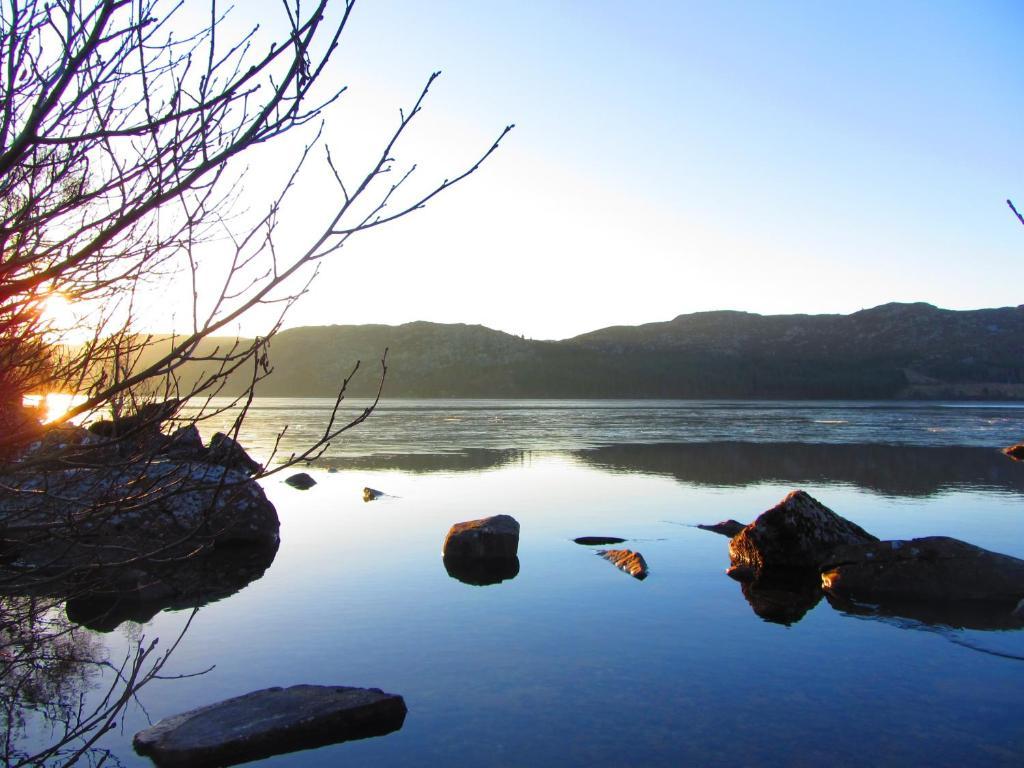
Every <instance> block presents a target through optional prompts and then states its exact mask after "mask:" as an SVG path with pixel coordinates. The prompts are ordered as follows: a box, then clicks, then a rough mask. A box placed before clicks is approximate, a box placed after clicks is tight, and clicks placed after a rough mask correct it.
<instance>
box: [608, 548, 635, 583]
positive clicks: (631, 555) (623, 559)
mask: <svg viewBox="0 0 1024 768" xmlns="http://www.w3.org/2000/svg"><path fill="white" fill-rule="evenodd" d="M597 554H599V555H600V556H601V557H603V558H604V559H605V560H607V561H608V562H609V563H611V564H612V565H614V566H615V567H616V568H618V569H619V570H620V571H625V572H626V573H628V574H629V575H630V576H632V577H633V578H634V579H639V580H640V581H643V580H644V579H646V578H647V563H646V562H645V561H644V556H643V555H641V554H640V553H639V552H634V551H633V550H631V549H606V550H602V551H600V552H598V553H597Z"/></svg>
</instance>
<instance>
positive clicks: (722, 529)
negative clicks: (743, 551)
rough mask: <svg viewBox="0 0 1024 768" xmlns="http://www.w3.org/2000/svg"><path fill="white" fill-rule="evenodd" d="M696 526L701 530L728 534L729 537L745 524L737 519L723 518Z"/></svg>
mask: <svg viewBox="0 0 1024 768" xmlns="http://www.w3.org/2000/svg"><path fill="white" fill-rule="evenodd" d="M697 527H698V528H700V529H701V530H702V531H711V532H712V533H720V534H722V535H723V536H728V537H729V538H730V539H731V538H732V537H733V536H735V535H736V534H737V533H739V532H740V531H742V530H743V529H744V528H746V527H747V526H745V525H744V524H743V523H741V522H740V521H739V520H732V519H730V520H723V521H722V522H720V523H715V524H714V525H698V526H697Z"/></svg>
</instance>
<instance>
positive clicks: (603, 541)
mask: <svg viewBox="0 0 1024 768" xmlns="http://www.w3.org/2000/svg"><path fill="white" fill-rule="evenodd" d="M573 541H575V542H576V543H577V544H582V545H583V546H585V547H593V546H607V545H609V544H621V543H622V542H624V541H625V539H620V538H619V537H618V536H580V537H579V538H578V539H573Z"/></svg>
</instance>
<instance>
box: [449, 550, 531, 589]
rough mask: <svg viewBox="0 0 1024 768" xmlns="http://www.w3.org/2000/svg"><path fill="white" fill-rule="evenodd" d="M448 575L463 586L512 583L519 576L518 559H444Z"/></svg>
mask: <svg viewBox="0 0 1024 768" xmlns="http://www.w3.org/2000/svg"><path fill="white" fill-rule="evenodd" d="M442 560H443V562H444V569H445V570H446V571H447V572H448V575H449V576H451V577H452V578H453V579H455V580H457V581H461V582H462V583H463V584H471V585H473V586H474V587H487V586H490V585H491V584H500V583H501V582H503V581H510V580H511V579H514V578H515V577H516V576H518V575H519V558H518V557H500V558H494V557H488V558H458V557H445V558H442Z"/></svg>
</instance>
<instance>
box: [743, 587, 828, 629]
mask: <svg viewBox="0 0 1024 768" xmlns="http://www.w3.org/2000/svg"><path fill="white" fill-rule="evenodd" d="M736 580H737V581H739V582H740V590H741V591H742V593H743V597H744V598H745V599H746V601H747V602H748V603H749V604H750V608H751V610H753V612H754V613H756V614H757V615H758V616H760V617H761V618H762V619H764V620H765V621H768V622H771V623H773V624H784V625H786V626H787V627H788V626H792V625H793V624H796V623H797V622H798V621H800V620H801V619H802V618H803V617H804V616H806V615H807V613H808V612H809V611H810V610H811V609H812V608H814V607H815V606H817V604H818V603H820V602H821V599H822V597H824V593H823V592H822V589H821V579H820V578H817V579H815V577H814V575H813V574H795V575H794V574H767V575H764V576H761V577H760V578H757V579H736Z"/></svg>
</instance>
